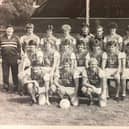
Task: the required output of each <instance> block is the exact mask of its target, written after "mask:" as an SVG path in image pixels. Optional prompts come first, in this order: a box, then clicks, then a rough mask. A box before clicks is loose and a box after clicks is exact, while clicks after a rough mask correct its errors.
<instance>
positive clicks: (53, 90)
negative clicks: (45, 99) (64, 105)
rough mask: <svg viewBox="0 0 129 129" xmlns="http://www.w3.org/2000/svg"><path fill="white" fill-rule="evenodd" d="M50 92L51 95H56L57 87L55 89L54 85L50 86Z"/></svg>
mask: <svg viewBox="0 0 129 129" xmlns="http://www.w3.org/2000/svg"><path fill="white" fill-rule="evenodd" d="M50 90H51V91H52V92H53V93H56V91H57V87H56V86H55V85H51V87H50Z"/></svg>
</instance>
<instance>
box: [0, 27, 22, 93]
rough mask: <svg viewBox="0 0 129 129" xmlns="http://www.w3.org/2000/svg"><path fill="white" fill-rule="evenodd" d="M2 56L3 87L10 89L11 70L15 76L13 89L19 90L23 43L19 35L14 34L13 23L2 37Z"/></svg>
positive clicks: (0, 46)
mask: <svg viewBox="0 0 129 129" xmlns="http://www.w3.org/2000/svg"><path fill="white" fill-rule="evenodd" d="M0 48H1V56H2V70H3V89H5V90H6V91H8V90H9V70H10V68H11V71H12V78H13V83H14V86H13V88H14V89H13V90H14V91H17V90H18V60H19V59H20V58H21V45H20V41H19V38H18V36H16V35H14V28H13V26H12V25H9V26H7V28H6V32H5V34H3V35H2V36H1V37H0Z"/></svg>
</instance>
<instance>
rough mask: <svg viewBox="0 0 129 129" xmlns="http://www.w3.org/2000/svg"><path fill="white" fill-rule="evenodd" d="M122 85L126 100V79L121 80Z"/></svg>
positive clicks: (123, 96) (123, 95)
mask: <svg viewBox="0 0 129 129" xmlns="http://www.w3.org/2000/svg"><path fill="white" fill-rule="evenodd" d="M121 85H122V100H124V98H125V96H126V79H121Z"/></svg>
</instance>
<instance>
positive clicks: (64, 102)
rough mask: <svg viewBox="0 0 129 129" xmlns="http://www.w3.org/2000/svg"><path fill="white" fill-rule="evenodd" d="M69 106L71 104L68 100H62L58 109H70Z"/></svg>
mask: <svg viewBox="0 0 129 129" xmlns="http://www.w3.org/2000/svg"><path fill="white" fill-rule="evenodd" d="M70 106H71V104H70V101H69V100H68V99H62V100H61V101H60V107H61V108H62V109H68V108H70Z"/></svg>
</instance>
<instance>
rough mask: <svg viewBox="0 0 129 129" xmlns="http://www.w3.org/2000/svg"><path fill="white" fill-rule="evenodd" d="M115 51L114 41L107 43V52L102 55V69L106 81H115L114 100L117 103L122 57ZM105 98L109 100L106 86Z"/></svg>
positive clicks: (115, 44)
mask: <svg viewBox="0 0 129 129" xmlns="http://www.w3.org/2000/svg"><path fill="white" fill-rule="evenodd" d="M116 49H117V43H116V42H115V41H109V42H108V44H107V52H105V53H103V57H102V68H103V70H104V72H105V76H106V80H110V79H113V80H115V81H116V94H115V99H116V100H117V101H119V93H120V72H121V59H122V55H121V52H119V51H116ZM107 82H108V81H107ZM107 97H108V98H109V91H108V86H107Z"/></svg>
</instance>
